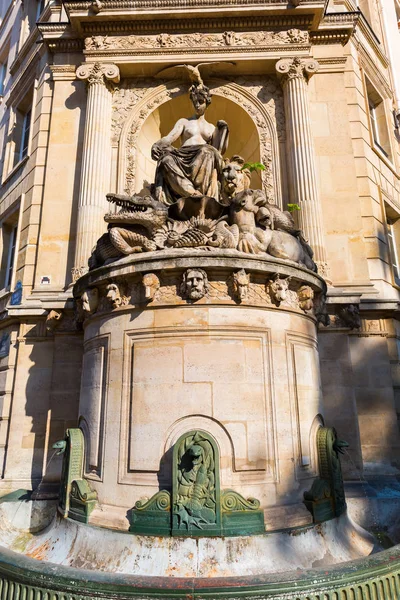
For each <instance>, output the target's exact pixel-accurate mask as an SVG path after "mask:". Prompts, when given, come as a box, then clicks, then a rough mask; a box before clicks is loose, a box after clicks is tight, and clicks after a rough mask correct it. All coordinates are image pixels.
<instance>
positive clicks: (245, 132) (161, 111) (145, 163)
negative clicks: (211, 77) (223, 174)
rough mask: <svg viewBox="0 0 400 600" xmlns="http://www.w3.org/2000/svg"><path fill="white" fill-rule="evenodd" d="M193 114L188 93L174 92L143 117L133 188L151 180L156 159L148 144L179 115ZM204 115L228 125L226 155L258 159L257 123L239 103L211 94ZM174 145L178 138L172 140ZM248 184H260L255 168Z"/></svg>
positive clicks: (166, 132) (208, 118) (157, 138)
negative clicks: (174, 140) (173, 95)
mask: <svg viewBox="0 0 400 600" xmlns="http://www.w3.org/2000/svg"><path fill="white" fill-rule="evenodd" d="M192 114H193V107H192V105H191V103H190V100H189V98H188V96H187V94H184V95H182V96H177V97H176V98H173V99H172V100H169V101H168V102H165V103H164V104H161V106H159V107H158V108H156V109H155V110H153V112H152V113H150V115H149V116H148V117H147V119H146V120H145V121H144V123H143V125H142V127H141V129H140V132H139V135H138V138H137V150H136V161H137V163H136V178H135V192H136V193H139V192H140V191H141V190H142V188H143V184H144V183H145V182H153V181H154V176H155V170H156V163H155V161H153V160H152V159H151V147H152V145H153V144H154V142H156V141H157V140H159V139H160V138H161V137H164V136H165V135H167V134H168V133H169V132H170V131H171V129H172V128H173V126H174V125H175V123H176V122H177V121H178V119H181V118H182V117H189V116H191V115H192ZM206 119H207V121H209V122H210V123H213V124H214V125H216V123H217V121H218V120H219V119H223V120H224V121H226V122H227V123H228V125H229V129H230V136H229V145H228V148H227V151H226V152H225V156H226V157H228V158H230V157H231V156H233V155H234V154H239V155H240V156H243V158H244V159H245V160H246V161H247V162H260V138H259V135H258V130H257V127H256V125H255V123H254V121H253V120H252V119H251V117H250V115H248V113H247V112H246V111H245V110H243V108H242V107H241V106H239V105H238V104H236V103H235V102H233V101H232V100H229V99H227V98H223V97H222V96H217V95H214V96H213V99H212V102H211V105H210V106H209V107H208V109H207V113H206ZM174 146H176V147H177V148H178V147H179V146H180V141H179V140H177V141H176V142H175V143H174ZM251 185H252V187H253V188H256V189H257V188H261V177H260V175H259V174H258V173H256V172H254V173H253V176H252V182H251Z"/></svg>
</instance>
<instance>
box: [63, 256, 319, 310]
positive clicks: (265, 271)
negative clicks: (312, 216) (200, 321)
mask: <svg viewBox="0 0 400 600" xmlns="http://www.w3.org/2000/svg"><path fill="white" fill-rule="evenodd" d="M164 252H165V253H164ZM160 254H161V253H155V252H147V253H143V254H136V255H131V256H127V257H126V258H124V259H120V260H118V261H116V262H115V263H110V264H108V265H105V266H103V267H99V268H97V269H94V270H93V271H90V272H89V273H87V274H86V275H84V276H83V277H81V278H80V279H79V280H78V281H77V283H76V284H75V287H74V296H75V298H76V299H77V301H78V302H82V300H84V299H85V300H86V299H88V300H90V298H91V297H92V296H93V295H94V291H95V292H96V294H95V296H96V297H95V302H91V305H90V306H86V304H90V302H86V301H85V302H84V309H83V310H84V311H86V312H85V314H84V317H85V318H97V317H102V316H104V314H105V313H106V312H111V311H115V310H117V311H121V310H122V311H125V310H128V311H131V310H132V308H133V307H135V308H139V307H141V308H143V306H145V305H149V304H151V306H157V307H161V306H173V305H180V306H185V305H187V304H193V303H194V302H195V303H196V304H198V305H199V306H200V305H218V304H224V305H226V304H231V305H243V306H257V307H264V308H268V309H271V310H285V311H288V310H289V311H295V312H297V313H299V312H300V313H301V314H303V315H304V316H306V317H310V318H312V319H314V318H318V314H319V312H321V310H320V309H321V306H322V305H323V303H324V294H325V290H326V284H325V282H324V281H323V280H322V279H321V277H320V276H319V275H317V274H315V273H312V272H311V271H308V270H307V269H303V268H300V267H298V265H297V264H296V263H289V264H288V261H282V260H280V259H273V258H272V257H268V259H267V260H264V259H262V258H257V256H258V255H249V254H243V253H241V252H238V251H236V250H221V251H220V252H219V253H218V254H217V253H216V254H215V255H214V256H213V255H211V253H209V252H207V251H204V250H197V249H193V250H192V249H190V248H185V249H184V250H183V251H182V250H170V251H163V252H162V254H161V255H160ZM188 270H189V271H190V270H194V271H196V270H197V271H198V270H202V271H204V273H205V274H206V276H207V285H206V288H207V289H205V290H204V293H202V294H201V295H199V297H198V298H195V299H193V298H191V297H189V296H188V295H187V293H186V289H183V288H182V283H183V275H184V273H186V272H187V271H188ZM241 271H243V273H242V275H245V277H246V285H245V286H244V287H245V289H244V290H242V294H241V295H239V294H238V290H237V289H236V286H234V278H235V274H236V277H238V273H240V272H241ZM144 275H146V276H147V277H148V276H149V275H152V277H153V278H154V282H153V283H154V284H155V285H154V289H153V290H152V294H151V297H150V296H148V297H146V287H145V285H144V283H143V276H144ZM155 277H156V278H157V281H156V280H155ZM279 277H280V280H282V281H284V283H285V284H287V285H286V287H287V289H286V291H285V294H284V295H282V297H281V296H280V300H279V302H277V301H276V299H274V298H273V297H272V296H271V290H270V282H271V280H273V278H275V280H276V279H277V278H279ZM145 281H146V280H145ZM111 282H112V283H113V284H115V285H117V287H121V289H123V290H124V292H123V294H124V302H123V303H121V305H119V306H118V307H113V305H112V304H111V303H110V301H109V297H107V296H108V295H109V289H108V288H109V286H110V283H111ZM242 283H243V282H242ZM247 283H248V285H247ZM242 287H243V286H242ZM305 291H307V297H306V298H305V296H304V292H305ZM311 297H312V299H311ZM321 302H322V305H321ZM82 320H83V319H82Z"/></svg>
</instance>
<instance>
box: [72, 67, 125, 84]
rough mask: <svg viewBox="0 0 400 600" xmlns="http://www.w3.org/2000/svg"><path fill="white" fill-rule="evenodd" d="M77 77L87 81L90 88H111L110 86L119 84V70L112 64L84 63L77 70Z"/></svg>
mask: <svg viewBox="0 0 400 600" xmlns="http://www.w3.org/2000/svg"><path fill="white" fill-rule="evenodd" d="M76 77H77V78H78V79H80V80H81V81H86V82H87V84H88V86H89V87H91V86H92V85H103V86H105V87H109V86H110V84H113V83H118V82H119V68H118V67H117V65H114V64H112V63H99V62H96V63H84V64H83V65H81V66H80V67H78V68H77V70H76Z"/></svg>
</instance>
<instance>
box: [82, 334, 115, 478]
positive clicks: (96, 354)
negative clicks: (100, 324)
mask: <svg viewBox="0 0 400 600" xmlns="http://www.w3.org/2000/svg"><path fill="white" fill-rule="evenodd" d="M107 363H108V338H100V339H97V340H96V341H95V342H93V343H91V344H90V345H88V347H87V348H85V352H84V355H83V371H82V372H83V377H82V383H81V396H80V416H79V420H80V421H82V420H83V422H84V423H83V424H82V428H83V430H84V432H85V441H86V444H87V447H86V465H85V471H86V473H87V475H89V476H90V477H95V478H101V477H102V463H103V453H104V450H103V446H104V434H103V429H104V426H103V423H104V418H105V416H104V415H105V409H106V406H105V405H106V395H107ZM87 436H88V437H87Z"/></svg>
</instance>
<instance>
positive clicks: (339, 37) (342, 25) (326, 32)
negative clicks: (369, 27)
mask: <svg viewBox="0 0 400 600" xmlns="http://www.w3.org/2000/svg"><path fill="white" fill-rule="evenodd" d="M359 17H360V13H359V12H358V11H357V12H354V11H353V12H347V13H328V14H327V15H325V16H324V18H323V19H322V21H321V23H320V24H319V26H318V30H317V31H312V32H311V33H310V39H311V43H312V44H313V45H317V44H342V46H344V45H345V44H347V42H348V41H349V39H350V37H351V35H352V34H353V32H354V29H355V27H356V25H357V22H358V19H359Z"/></svg>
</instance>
